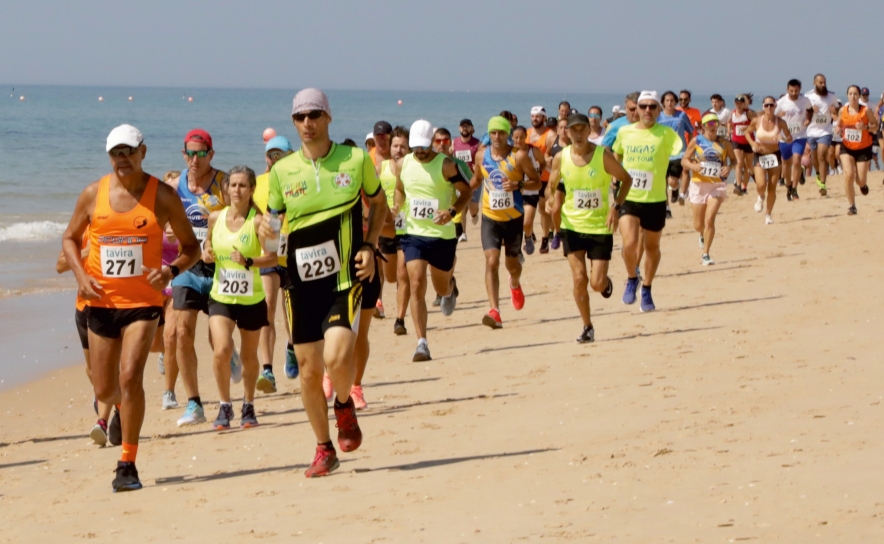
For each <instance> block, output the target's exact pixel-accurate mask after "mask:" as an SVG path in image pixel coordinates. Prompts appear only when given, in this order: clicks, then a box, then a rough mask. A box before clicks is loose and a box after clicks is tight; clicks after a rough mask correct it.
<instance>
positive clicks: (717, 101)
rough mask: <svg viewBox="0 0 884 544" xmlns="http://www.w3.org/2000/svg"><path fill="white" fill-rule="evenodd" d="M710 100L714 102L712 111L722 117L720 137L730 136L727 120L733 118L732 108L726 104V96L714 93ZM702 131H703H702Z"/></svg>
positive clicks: (719, 130)
mask: <svg viewBox="0 0 884 544" xmlns="http://www.w3.org/2000/svg"><path fill="white" fill-rule="evenodd" d="M709 100H710V101H711V102H712V110H711V111H712V113H714V114H715V115H717V116H718V118H719V119H720V121H719V123H718V136H719V138H725V139H726V138H728V133H727V122H728V121H729V120H730V118H731V110H730V109H729V108H728V107H727V106H726V105H725V104H724V98H722V97H721V95H720V94H718V93H715V94H713V95H712V96H711V97H710V98H709ZM701 133H702V132H701Z"/></svg>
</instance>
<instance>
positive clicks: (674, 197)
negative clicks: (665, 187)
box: [669, 189, 678, 204]
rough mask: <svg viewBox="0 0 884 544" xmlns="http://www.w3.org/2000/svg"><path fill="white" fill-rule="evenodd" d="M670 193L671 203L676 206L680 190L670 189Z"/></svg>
mask: <svg viewBox="0 0 884 544" xmlns="http://www.w3.org/2000/svg"><path fill="white" fill-rule="evenodd" d="M669 193H670V195H669V202H672V203H673V204H675V203H676V201H678V189H670V191H669Z"/></svg>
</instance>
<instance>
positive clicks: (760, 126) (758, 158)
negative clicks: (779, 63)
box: [746, 96, 792, 225]
mask: <svg viewBox="0 0 884 544" xmlns="http://www.w3.org/2000/svg"><path fill="white" fill-rule="evenodd" d="M763 108H764V112H763V113H762V114H761V115H760V116H758V117H756V118H755V119H753V120H752V122H751V123H749V126H748V127H747V128H746V140H747V141H748V142H749V145H750V146H752V151H753V152H754V153H755V160H754V165H755V187H756V189H757V190H758V200H757V201H756V202H755V211H756V212H759V213H760V212H761V210H762V209H763V208H764V201H765V195H766V196H767V213H766V214H765V216H764V223H765V224H766V225H771V224H773V219H771V212H773V207H774V203H775V202H776V201H777V181H778V180H779V179H780V172H781V171H782V166H783V157H782V155H781V154H780V136H781V135H782V137H783V139H784V142H785V143H787V144H791V143H792V134H791V133H790V132H789V125H787V124H786V121H785V120H783V119H781V118H779V117H777V116H776V115H774V111H775V110H776V108H777V100H776V99H775V98H774V97H772V96H767V97H765V98H764V102H763Z"/></svg>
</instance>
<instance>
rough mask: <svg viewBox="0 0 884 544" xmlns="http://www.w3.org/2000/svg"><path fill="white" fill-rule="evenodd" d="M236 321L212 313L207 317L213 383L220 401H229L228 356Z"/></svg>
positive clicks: (230, 351) (232, 346) (230, 353)
mask: <svg viewBox="0 0 884 544" xmlns="http://www.w3.org/2000/svg"><path fill="white" fill-rule="evenodd" d="M235 328H236V323H234V322H233V320H232V319H230V318H227V317H224V316H221V315H213V316H211V317H209V330H210V331H212V338H213V339H214V343H215V346H214V348H213V349H212V351H213V354H214V356H213V358H212V366H213V368H214V370H215V383H216V384H217V385H218V396H219V397H220V399H221V401H222V402H226V403H228V404H229V403H230V357H231V355H233V349H234V345H233V330H234V329H235Z"/></svg>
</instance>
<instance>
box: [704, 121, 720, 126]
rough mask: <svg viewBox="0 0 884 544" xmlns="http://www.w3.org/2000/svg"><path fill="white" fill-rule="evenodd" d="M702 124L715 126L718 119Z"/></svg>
mask: <svg viewBox="0 0 884 544" xmlns="http://www.w3.org/2000/svg"><path fill="white" fill-rule="evenodd" d="M704 124H705V125H709V126H710V127H717V126H718V121H706V122H705V123H704Z"/></svg>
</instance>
